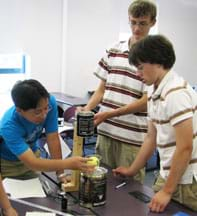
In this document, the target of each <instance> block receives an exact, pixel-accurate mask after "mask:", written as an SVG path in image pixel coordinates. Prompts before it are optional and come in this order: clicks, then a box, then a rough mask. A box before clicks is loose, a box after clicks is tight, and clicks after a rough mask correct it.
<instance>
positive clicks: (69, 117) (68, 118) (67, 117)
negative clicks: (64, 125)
mask: <svg viewBox="0 0 197 216" xmlns="http://www.w3.org/2000/svg"><path fill="white" fill-rule="evenodd" d="M75 112H76V107H75V106H71V107H69V108H68V109H66V110H65V111H64V113H63V118H64V121H65V122H68V123H73V122H74V120H75Z"/></svg>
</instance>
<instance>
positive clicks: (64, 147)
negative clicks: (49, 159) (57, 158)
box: [44, 135, 71, 159]
mask: <svg viewBox="0 0 197 216" xmlns="http://www.w3.org/2000/svg"><path fill="white" fill-rule="evenodd" d="M59 138H60V145H61V150H62V158H63V159H64V158H67V157H68V156H69V155H70V153H71V150H70V148H69V147H68V145H67V144H66V143H65V141H64V140H63V139H62V137H61V136H60V135H59ZM44 149H45V150H46V151H47V153H48V154H49V155H50V153H49V148H48V145H47V143H45V144H44Z"/></svg>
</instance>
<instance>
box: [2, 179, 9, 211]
mask: <svg viewBox="0 0 197 216" xmlns="http://www.w3.org/2000/svg"><path fill="white" fill-rule="evenodd" d="M0 197H1V199H0V203H1V206H2V208H3V209H9V208H11V204H10V201H9V199H8V197H7V195H6V193H5V191H4V188H3V185H2V182H1V178H0Z"/></svg>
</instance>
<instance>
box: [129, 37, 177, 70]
mask: <svg viewBox="0 0 197 216" xmlns="http://www.w3.org/2000/svg"><path fill="white" fill-rule="evenodd" d="M175 60H176V56H175V51H174V48H173V45H172V43H171V42H170V41H169V40H168V39H167V38H166V37H164V36H163V35H149V36H147V37H145V38H143V39H142V40H140V41H138V42H136V43H135V44H133V46H132V47H131V49H130V52H129V63H130V64H133V65H135V66H138V65H139V64H141V63H150V64H159V65H162V66H163V68H164V69H171V68H172V66H173V65H174V63H175Z"/></svg>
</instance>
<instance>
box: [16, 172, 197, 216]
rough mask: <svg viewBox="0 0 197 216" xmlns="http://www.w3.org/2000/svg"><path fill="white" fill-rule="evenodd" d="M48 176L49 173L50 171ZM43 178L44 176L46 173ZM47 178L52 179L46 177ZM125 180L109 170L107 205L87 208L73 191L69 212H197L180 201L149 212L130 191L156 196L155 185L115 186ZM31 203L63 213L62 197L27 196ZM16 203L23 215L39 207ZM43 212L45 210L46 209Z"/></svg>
mask: <svg viewBox="0 0 197 216" xmlns="http://www.w3.org/2000/svg"><path fill="white" fill-rule="evenodd" d="M47 175H48V173H47ZM49 175H50V178H52V179H53V180H54V179H55V177H54V176H55V175H53V174H52V173H50V174H49ZM42 178H43V176H42ZM44 178H45V179H48V178H46V177H45V176H44ZM122 180H123V179H120V178H114V177H113V175H112V173H111V171H110V170H109V172H108V176H107V199H106V200H107V202H106V204H105V205H104V206H99V207H94V208H93V209H87V208H84V207H81V206H79V204H78V203H76V200H77V199H78V192H72V193H71V194H70V195H69V194H68V200H69V201H68V202H69V203H68V213H70V214H72V215H85V216H88V215H95V216H172V215H174V214H175V213H177V212H180V211H181V212H184V213H186V214H188V215H190V216H194V215H197V213H196V212H193V211H191V210H189V209H187V208H185V207H183V206H181V205H179V204H178V203H175V202H173V201H172V202H170V204H169V205H168V206H167V208H166V210H165V211H164V212H163V213H152V212H150V211H149V209H148V207H147V204H146V203H143V202H142V201H140V200H138V199H136V198H134V197H133V196H131V195H129V194H128V192H132V191H136V190H138V191H141V192H143V193H145V194H147V195H149V196H150V197H151V196H152V195H153V191H152V189H151V188H149V187H147V186H144V185H141V184H140V183H138V182H136V181H133V180H129V181H128V183H127V184H126V185H125V186H123V187H121V188H119V189H115V186H116V185H118V184H120V182H122ZM48 182H49V183H50V185H51V187H52V189H53V190H54V191H55V190H56V189H57V186H56V185H55V184H53V183H52V182H51V181H49V179H48ZM23 200H25V201H28V202H30V203H34V204H39V205H41V206H45V207H47V208H51V209H53V210H54V211H59V212H61V204H60V200H56V199H54V198H51V197H47V198H28V199H23ZM12 204H13V206H14V207H16V209H17V210H18V211H19V215H20V216H25V212H26V211H27V210H28V211H31V210H36V211H38V210H39V208H38V209H36V208H33V207H29V206H26V205H25V204H24V205H23V204H20V203H17V202H14V201H12ZM42 211H43V210H42ZM56 215H66V214H56Z"/></svg>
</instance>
